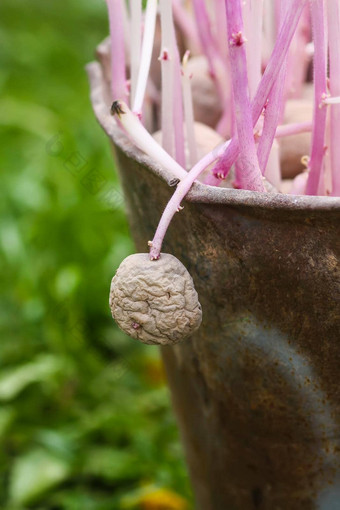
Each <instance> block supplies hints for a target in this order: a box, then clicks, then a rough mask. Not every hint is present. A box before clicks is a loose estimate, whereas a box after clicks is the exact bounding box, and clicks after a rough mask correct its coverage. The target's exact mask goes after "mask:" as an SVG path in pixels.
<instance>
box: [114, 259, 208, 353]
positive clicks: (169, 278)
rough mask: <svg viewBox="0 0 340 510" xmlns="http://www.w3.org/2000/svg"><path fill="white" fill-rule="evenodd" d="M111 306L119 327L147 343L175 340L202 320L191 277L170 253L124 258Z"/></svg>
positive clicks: (188, 333) (181, 337) (191, 331)
mask: <svg viewBox="0 0 340 510" xmlns="http://www.w3.org/2000/svg"><path fill="white" fill-rule="evenodd" d="M110 308H111V312H112V316H113V318H114V319H115V321H116V322H117V324H118V326H119V327H120V329H122V330H123V331H124V332H125V333H126V334H128V335H129V336H131V337H132V338H136V339H138V340H140V341H141V342H143V343H146V344H158V345H169V344H170V345H172V344H176V343H177V342H180V341H182V340H184V339H185V338H187V337H188V336H190V335H191V334H192V333H194V331H196V330H197V329H198V328H199V326H200V324H201V321H202V310H201V305H200V303H199V301H198V296H197V292H196V290H195V287H194V283H193V281H192V278H191V276H190V274H189V273H188V271H187V270H186V268H185V267H184V266H183V264H182V263H181V262H180V261H179V260H178V259H177V258H176V257H174V256H173V255H170V254H168V253H161V256H160V258H159V260H157V261H151V260H150V258H149V255H148V254H147V253H136V254H134V255H130V256H129V257H127V258H126V259H124V260H123V262H122V263H121V265H120V266H119V268H118V270H117V272H116V275H115V276H114V277H113V279H112V282H111V289H110Z"/></svg>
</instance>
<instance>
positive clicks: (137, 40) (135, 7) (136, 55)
mask: <svg viewBox="0 0 340 510" xmlns="http://www.w3.org/2000/svg"><path fill="white" fill-rule="evenodd" d="M130 17H131V24H130V61H131V64H130V66H131V92H130V104H131V105H133V103H134V100H135V97H136V88H137V78H138V69H139V62H140V52H141V45H142V2H141V0H132V1H131V2H130ZM114 97H120V96H119V95H116V96H114Z"/></svg>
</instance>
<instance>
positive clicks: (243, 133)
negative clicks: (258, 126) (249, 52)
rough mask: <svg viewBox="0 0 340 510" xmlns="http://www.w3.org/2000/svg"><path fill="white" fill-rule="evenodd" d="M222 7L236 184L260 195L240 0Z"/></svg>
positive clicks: (226, 1) (261, 186) (260, 185)
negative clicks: (235, 139)
mask: <svg viewBox="0 0 340 510" xmlns="http://www.w3.org/2000/svg"><path fill="white" fill-rule="evenodd" d="M225 6H226V13H227V32H228V40H229V56H230V69H231V80H232V85H233V94H234V106H235V122H236V127H237V135H238V139H239V143H240V145H241V147H242V150H241V152H240V156H239V159H238V165H239V168H240V175H239V184H240V186H241V187H242V188H244V189H250V190H253V191H264V186H263V180H262V175H261V171H260V167H259V164H258V160H257V155H256V147H255V142H254V135H253V125H252V115H251V105H250V99H249V88H248V77H247V58H246V50H245V47H244V42H245V40H244V36H243V22H242V7H241V0H225Z"/></svg>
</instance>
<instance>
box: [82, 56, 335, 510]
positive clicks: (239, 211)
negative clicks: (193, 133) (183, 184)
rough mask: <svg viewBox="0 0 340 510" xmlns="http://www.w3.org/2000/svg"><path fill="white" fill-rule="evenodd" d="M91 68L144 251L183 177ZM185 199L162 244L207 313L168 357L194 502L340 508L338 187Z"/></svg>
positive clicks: (218, 507) (229, 507) (232, 509)
mask: <svg viewBox="0 0 340 510" xmlns="http://www.w3.org/2000/svg"><path fill="white" fill-rule="evenodd" d="M88 70H89V76H90V81H91V89H92V93H91V97H92V103H93V108H94V111H95V114H96V116H97V118H98V120H99V122H100V124H101V125H102V127H103V128H104V130H105V132H106V133H107V135H108V136H109V137H110V139H111V142H112V145H113V147H114V153H115V156H116V163H117V168H118V171H119V174H120V177H121V182H122V186H123V189H124V194H125V199H126V206H127V211H128V217H129V222H130V226H131V232H132V236H133V238H134V241H135V244H136V249H137V251H139V252H146V251H147V241H148V240H149V239H151V238H152V236H153V233H154V230H155V228H156V226H157V223H158V221H159V218H160V215H161V213H162V210H163V208H164V207H165V205H166V203H167V200H168V199H169V197H170V196H171V194H172V192H173V188H171V187H170V186H169V183H170V182H171V180H172V179H173V177H174V176H173V175H171V174H170V173H169V172H167V171H165V170H164V169H163V168H160V167H158V166H157V165H155V163H154V162H153V161H151V160H150V158H148V157H147V156H145V155H144V154H142V153H141V152H140V151H138V150H137V149H136V148H135V147H133V145H132V144H131V143H130V142H129V140H128V139H127V138H126V137H125V136H124V135H123V134H122V133H121V132H120V131H119V130H118V129H117V128H116V127H115V126H114V123H113V121H112V118H111V116H110V114H109V106H110V102H109V101H107V102H106V100H105V97H106V95H105V91H106V90H107V83H105V81H104V79H103V73H102V70H101V67H100V66H99V64H96V63H94V64H91V65H90V66H89V68H88ZM184 206H185V207H184V210H183V211H182V212H180V213H178V214H177V215H176V217H175V218H174V220H173V222H172V223H171V226H170V228H169V230H168V233H167V235H166V239H165V243H164V246H163V251H164V252H169V253H171V254H173V255H175V256H176V257H178V259H179V260H180V261H181V262H183V264H184V265H185V266H186V267H187V269H188V271H189V272H190V274H191V276H192V277H193V280H194V282H195V286H196V289H197V292H198V294H199V299H200V302H201V304H202V309H203V322H202V325H201V328H200V329H199V331H198V332H197V333H196V334H195V335H194V336H193V337H191V338H190V339H189V340H188V341H186V342H184V343H183V344H180V345H176V346H175V347H165V348H162V355H163V358H164V362H165V366H166V370H167V375H168V380H169V385H170V388H171V393H172V399H173V404H174V408H175V411H176V414H177V418H178V423H179V427H180V431H181V435H182V439H183V443H184V446H185V451H186V457H187V462H188V466H189V471H190V476H191V481H192V485H193V489H194V493H195V496H196V504H197V508H199V509H201V510H250V509H252V510H253V509H261V510H262V509H265V510H304V509H306V510H307V509H308V510H309V509H321V510H336V509H340V427H339V425H340V384H339V383H340V377H339V376H340V265H339V259H340V198H327V197H308V196H303V197H302V196H301V197H300V196H289V195H282V194H269V193H267V194H264V193H254V192H250V191H243V190H234V189H220V188H213V187H209V186H205V185H203V184H200V183H195V184H194V186H193V188H192V189H191V191H190V192H189V194H188V196H187V199H186V201H185V202H184Z"/></svg>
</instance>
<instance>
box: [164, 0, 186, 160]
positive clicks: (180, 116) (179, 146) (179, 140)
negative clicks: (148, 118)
mask: <svg viewBox="0 0 340 510" xmlns="http://www.w3.org/2000/svg"><path fill="white" fill-rule="evenodd" d="M167 1H168V0H167ZM172 35H173V40H174V58H175V66H174V104H173V109H174V134H175V155H176V161H177V163H179V164H180V165H181V166H182V167H184V168H185V145H184V105H183V94H182V69H181V61H180V56H179V51H178V46H177V41H176V33H175V27H174V25H172Z"/></svg>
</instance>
